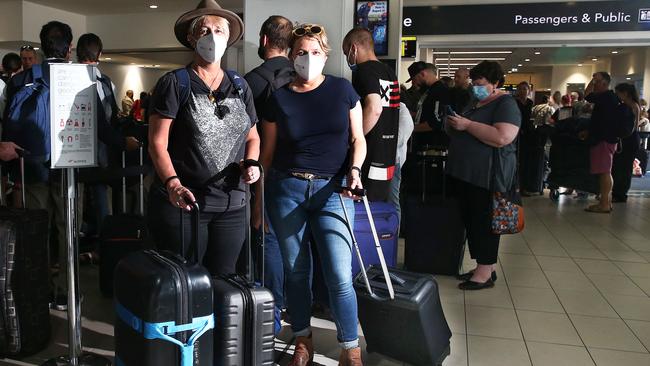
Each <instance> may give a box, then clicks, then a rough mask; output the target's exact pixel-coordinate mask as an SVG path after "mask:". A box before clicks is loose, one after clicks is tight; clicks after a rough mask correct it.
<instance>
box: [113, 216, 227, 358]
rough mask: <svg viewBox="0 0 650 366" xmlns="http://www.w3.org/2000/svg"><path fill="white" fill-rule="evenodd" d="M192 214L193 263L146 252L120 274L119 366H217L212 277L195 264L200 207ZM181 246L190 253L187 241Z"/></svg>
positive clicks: (128, 261)
mask: <svg viewBox="0 0 650 366" xmlns="http://www.w3.org/2000/svg"><path fill="white" fill-rule="evenodd" d="M179 211H180V210H179ZM192 213H193V215H194V216H193V218H192V221H193V222H192V225H193V230H192V231H193V238H192V245H191V249H190V253H193V260H191V261H188V260H186V259H185V258H183V257H181V256H180V255H177V254H175V253H171V252H157V251H154V250H144V251H140V252H136V253H132V254H131V255H129V256H127V257H126V258H124V259H123V260H122V261H120V263H119V264H118V265H117V268H116V269H115V312H116V315H117V316H116V321H115V364H116V365H118V366H203V365H212V361H213V360H212V359H213V355H212V343H213V340H212V329H213V328H214V313H213V302H212V286H211V281H210V274H209V273H208V271H207V270H206V269H205V268H203V267H202V266H201V265H200V264H198V263H197V260H196V259H197V252H198V250H197V247H196V242H197V240H198V230H199V229H198V223H199V215H200V212H199V207H198V205H196V204H195V206H194V207H193V208H192ZM180 214H181V215H183V213H182V212H181V213H180ZM182 222H183V221H182V220H181V223H182ZM183 232H184V231H183V228H182V226H181V233H183ZM182 236H183V234H181V237H182ZM182 242H183V245H182V246H181V248H182V251H183V253H185V252H186V250H185V243H184V242H185V239H184V238H183V239H182Z"/></svg>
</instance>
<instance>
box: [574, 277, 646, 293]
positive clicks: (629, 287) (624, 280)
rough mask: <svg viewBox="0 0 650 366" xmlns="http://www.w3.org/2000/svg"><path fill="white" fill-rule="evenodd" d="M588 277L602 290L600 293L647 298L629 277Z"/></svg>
mask: <svg viewBox="0 0 650 366" xmlns="http://www.w3.org/2000/svg"><path fill="white" fill-rule="evenodd" d="M587 277H589V279H590V280H591V281H592V283H593V284H594V285H595V286H596V287H597V288H598V289H599V290H600V292H602V293H605V294H611V295H627V296H642V297H647V295H646V293H645V292H643V290H641V289H640V288H639V286H637V285H636V284H635V283H634V282H633V281H632V280H631V279H630V278H628V277H627V276H613V275H605V274H593V273H589V274H587Z"/></svg>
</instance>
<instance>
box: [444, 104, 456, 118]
mask: <svg viewBox="0 0 650 366" xmlns="http://www.w3.org/2000/svg"><path fill="white" fill-rule="evenodd" d="M445 107H446V108H445V113H446V114H447V115H448V116H456V115H457V113H456V112H455V111H454V110H453V108H451V106H449V105H447V106H445Z"/></svg>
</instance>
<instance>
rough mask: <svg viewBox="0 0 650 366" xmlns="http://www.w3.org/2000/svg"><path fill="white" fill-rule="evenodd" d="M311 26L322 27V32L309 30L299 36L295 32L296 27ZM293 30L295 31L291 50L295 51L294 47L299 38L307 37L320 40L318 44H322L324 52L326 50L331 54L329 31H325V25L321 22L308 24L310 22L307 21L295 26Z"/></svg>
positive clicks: (326, 52) (327, 53)
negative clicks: (328, 39) (317, 32)
mask: <svg viewBox="0 0 650 366" xmlns="http://www.w3.org/2000/svg"><path fill="white" fill-rule="evenodd" d="M311 27H320V29H321V32H320V33H319V34H312V33H309V32H307V33H305V34H304V35H302V36H297V35H296V34H295V30H296V29H299V28H311ZM293 30H294V33H293V39H292V40H291V52H293V49H294V47H295V45H296V42H298V40H299V39H301V38H305V37H307V38H311V39H315V40H316V41H317V42H318V44H319V45H320V47H321V48H322V49H323V52H325V54H326V55H329V53H330V51H331V50H332V48H331V47H330V45H329V42H328V41H327V32H325V27H323V26H322V25H320V24H308V23H306V24H300V25H298V26H296V27H294V28H293Z"/></svg>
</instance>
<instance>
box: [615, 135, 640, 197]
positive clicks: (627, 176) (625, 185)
mask: <svg viewBox="0 0 650 366" xmlns="http://www.w3.org/2000/svg"><path fill="white" fill-rule="evenodd" d="M621 144H622V146H623V150H622V151H621V152H620V153H616V154H614V163H613V165H612V178H614V186H613V188H612V197H613V198H615V199H618V200H621V201H625V200H627V191H629V190H630V185H631V184H632V167H633V165H634V159H635V158H636V154H637V152H638V151H639V145H640V144H641V138H640V137H639V133H638V132H635V133H634V134H632V136H629V137H626V138H624V139H623V140H621Z"/></svg>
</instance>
